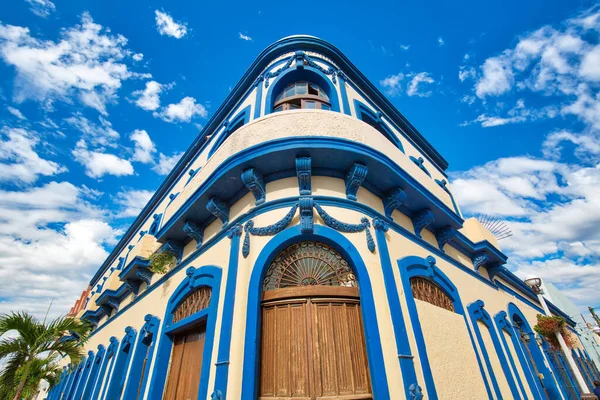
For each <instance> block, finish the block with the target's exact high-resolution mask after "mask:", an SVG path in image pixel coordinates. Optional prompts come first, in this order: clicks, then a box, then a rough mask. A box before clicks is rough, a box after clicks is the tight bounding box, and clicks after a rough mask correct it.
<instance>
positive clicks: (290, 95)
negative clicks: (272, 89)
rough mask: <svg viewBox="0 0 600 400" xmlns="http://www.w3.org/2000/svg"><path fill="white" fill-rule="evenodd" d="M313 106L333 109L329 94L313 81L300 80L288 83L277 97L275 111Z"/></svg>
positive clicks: (314, 107) (313, 107)
mask: <svg viewBox="0 0 600 400" xmlns="http://www.w3.org/2000/svg"><path fill="white" fill-rule="evenodd" d="M300 108H308V109H310V108H312V109H321V110H331V103H330V101H329V96H327V93H325V91H324V90H323V89H321V88H320V87H319V86H317V85H315V84H314V83H311V82H305V81H299V82H294V83H291V84H289V85H287V86H286V87H285V88H284V89H283V90H282V91H281V92H280V93H279V94H278V95H277V97H276V98H275V104H274V105H273V111H285V110H295V109H300Z"/></svg>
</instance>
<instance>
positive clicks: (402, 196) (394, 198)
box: [383, 188, 407, 218]
mask: <svg viewBox="0 0 600 400" xmlns="http://www.w3.org/2000/svg"><path fill="white" fill-rule="evenodd" d="M406 198H407V195H406V192H404V190H402V189H400V188H395V189H392V190H391V191H390V192H389V193H388V195H387V196H386V197H385V199H384V200H383V209H384V212H385V216H386V217H388V218H392V213H393V212H394V210H397V209H398V208H399V207H400V206H401V205H402V204H404V202H405V201H406Z"/></svg>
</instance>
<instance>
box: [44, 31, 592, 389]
mask: <svg viewBox="0 0 600 400" xmlns="http://www.w3.org/2000/svg"><path fill="white" fill-rule="evenodd" d="M288 91H289V93H288V94H286V93H287V92H288ZM447 167H448V164H447V162H446V160H445V159H444V158H443V157H442V156H441V155H440V154H439V153H438V152H437V151H436V150H435V149H434V148H433V147H432V146H431V144H430V143H428V142H427V140H426V139H425V138H424V137H423V136H422V135H421V134H420V133H419V132H418V131H417V129H416V128H415V127H414V126H412V125H411V124H410V122H409V121H408V120H407V119H406V118H405V117H404V116H403V115H402V114H401V113H400V112H399V111H398V110H396V109H395V108H394V107H393V106H392V104H391V103H390V102H389V101H388V100H387V99H386V98H385V97H384V96H383V95H382V94H381V93H380V92H379V91H378V90H377V89H376V88H375V86H374V85H373V84H372V83H370V82H369V81H368V80H367V78H366V77H365V76H364V75H363V74H362V73H361V72H360V71H359V70H358V69H357V68H356V67H355V66H354V65H353V64H352V63H351V62H350V61H349V60H348V59H347V58H346V57H345V56H344V54H343V53H341V52H340V51H339V50H338V49H337V48H335V47H334V46H332V45H331V44H329V43H327V42H325V41H323V40H321V39H318V38H314V37H309V36H293V37H288V38H284V39H282V40H280V41H278V42H276V43H274V44H272V45H271V46H269V47H268V48H267V49H265V50H264V51H263V52H262V53H261V54H260V55H259V56H258V58H257V59H256V61H255V62H254V63H253V64H252V65H251V66H250V68H249V69H248V71H247V72H246V73H245V75H244V76H243V77H242V79H241V80H240V82H239V83H238V84H237V85H236V86H235V88H234V89H233V90H232V91H231V93H230V95H229V97H228V98H227V99H226V100H225V102H224V103H223V104H222V105H221V106H220V107H219V109H218V110H217V111H216V113H215V114H214V116H213V117H212V118H211V119H210V121H209V122H208V123H207V124H206V126H205V127H204V129H203V131H202V132H201V134H200V135H199V136H198V138H196V140H195V141H194V142H193V144H192V145H191V146H190V148H189V149H188V151H187V152H186V153H185V154H184V155H183V156H182V158H181V160H180V161H179V162H178V163H177V165H176V166H175V167H174V169H173V171H172V172H171V173H170V175H169V176H168V177H167V178H166V180H165V182H164V183H163V184H162V185H161V186H160V188H159V189H158V190H157V192H156V193H155V195H154V196H153V197H152V199H151V200H150V201H149V203H148V204H147V205H146V207H145V208H144V209H143V210H142V212H141V214H140V215H139V217H138V218H137V219H136V220H135V222H134V223H133V224H132V226H131V227H130V228H129V230H128V231H127V232H126V234H125V235H124V236H123V238H122V240H121V241H120V242H119V244H118V245H117V246H116V247H115V249H114V250H113V252H112V253H111V254H110V256H109V257H108V258H107V259H106V260H105V261H104V263H103V264H102V265H101V266H100V268H99V269H98V272H97V273H96V274H95V275H94V277H93V278H92V280H91V283H90V285H91V292H90V294H89V297H88V298H87V299H86V303H85V306H84V308H83V309H82V310H81V311H80V312H79V316H80V317H81V318H84V319H86V320H88V321H90V322H91V323H93V324H94V326H95V329H94V331H93V333H92V336H91V338H90V340H89V341H88V342H87V344H86V353H87V354H88V356H87V358H86V360H85V361H84V362H82V363H81V364H79V365H77V366H72V367H70V368H68V369H65V373H64V376H63V379H62V380H61V382H60V383H59V384H58V386H56V387H55V388H53V389H52V390H51V391H50V393H49V397H48V398H49V399H52V400H54V399H109V400H117V399H126V400H131V399H140V400H141V399H162V398H170V397H168V396H173V395H172V394H168V392H169V390H171V391H172V390H176V389H173V388H170V387H169V385H170V383H169V382H168V380H169V379H170V378H169V377H170V376H171V375H170V374H172V372H173V369H174V368H182V367H181V366H180V365H179V364H178V361H174V360H175V358H176V357H181V355H177V356H176V353H177V350H176V347H177V346H178V344H177V339H176V338H177V337H179V336H180V335H182V333H185V332H188V331H189V330H190V329H195V327H199V326H201V329H202V340H203V344H202V347H201V351H200V353H201V354H199V355H198V357H196V358H199V359H200V360H201V363H200V364H201V365H200V364H199V365H198V366H196V367H194V368H195V369H194V370H193V371H191V372H190V371H187V372H186V373H188V374H189V373H191V374H192V375H194V378H193V381H194V382H193V384H194V385H197V390H196V387H195V386H194V392H196V391H197V395H195V396H193V398H197V399H230V400H239V399H241V400H255V399H258V398H260V399H268V398H273V399H279V400H282V399H289V400H293V399H296V398H297V399H317V398H320V399H328V400H333V399H339V400H342V399H344V400H351V399H376V400H390V399H393V400H398V399H422V398H425V399H473V400H481V399H487V398H489V399H513V398H514V399H552V400H554V399H568V398H570V397H569V396H570V395H571V392H573V390H575V389H569V388H568V387H567V386H568V385H569V383H568V379H569V374H566V375H565V376H562V375H561V372H560V369H561V368H563V366H564V364H560V357H558V358H556V359H555V358H552V357H550V355H549V353H548V350H547V349H545V348H544V346H540V345H538V343H537V342H536V338H535V336H534V333H533V330H532V327H533V326H534V325H535V323H536V315H537V314H540V313H543V311H542V309H541V307H540V304H539V303H538V300H537V297H536V295H535V294H534V293H533V292H532V291H531V290H530V289H529V288H528V287H527V286H526V285H525V284H524V283H523V282H522V281H521V280H519V279H518V278H516V277H515V276H514V275H513V274H512V273H511V272H510V271H508V270H507V269H506V268H504V267H503V265H504V264H505V263H506V256H505V255H504V254H503V253H502V252H501V250H500V248H499V246H498V243H497V242H496V240H495V238H494V237H493V235H492V234H491V233H490V232H489V231H487V230H486V229H485V228H484V227H483V226H481V225H480V224H479V223H478V222H477V221H476V220H474V219H467V220H465V219H464V218H463V216H462V214H461V212H460V208H459V205H458V204H457V203H456V201H455V199H454V197H453V195H452V190H451V188H450V186H449V184H448V178H447V175H446V172H445V171H446V169H447ZM305 242H310V243H319V244H322V245H323V246H324V247H325V248H327V249H330V250H331V252H333V253H335V254H336V255H337V256H338V257H340V258H341V259H343V260H344V262H345V265H348V268H349V271H347V272H349V273H351V274H350V275H351V278H348V279H351V282H350V283H349V284H348V286H352V289H354V288H358V289H357V290H356V293H358V294H357V295H356V296H355V298H354V299H353V304H359V305H360V317H359V319H360V320H361V322H360V324H359V325H356V326H360V330H361V331H360V332H358V336H357V337H359V338H361V339H360V340H362V341H363V342H362V343H359V344H357V346H358V347H357V348H361V349H364V351H365V354H366V365H368V371H367V374H368V376H367V377H366V378H365V379H367V381H368V388H366V389H365V390H364V391H363V392H361V393H360V394H358V392H357V390H354V392H352V393H351V394H343V393H342V392H343V391H342V390H341V389H340V388H341V387H342V386H343V385H342V383H339V382H338V384H337V386H336V387H337V388H338V389H335V390H337V392H335V393H334V394H331V395H328V396H329V397H328V396H325V395H323V394H322V393H321V395H318V394H315V393H316V392H315V391H314V390H316V389H314V387H316V386H315V385H313V384H312V383H311V384H310V385H309V386H310V388H311V389H310V390H308V392H306V391H302V390H300V389H299V391H296V392H294V391H291V392H285V393H284V392H281V393H280V394H279V395H278V394H276V393H275V394H272V395H271V394H268V390H264V387H261V385H263V386H264V385H266V384H265V383H264V382H265V379H264V376H263V375H264V374H265V372H264V369H265V367H264V365H265V364H264V362H263V361H264V360H263V359H264V358H265V353H264V352H265V343H266V342H265V340H266V339H265V323H266V322H265V318H264V315H266V314H264V307H265V303H264V301H265V298H266V297H267V295H266V293H267V292H266V291H265V287H266V279H270V277H271V276H272V275H271V273H272V270H271V268H273V265H274V264H276V263H277V259H278V258H277V257H278V255H280V254H282V252H285V251H286V249H289V248H290V246H293V245H296V244H298V243H305ZM161 252H167V253H169V254H171V255H174V257H175V258H176V265H174V266H173V267H172V268H170V269H169V270H168V271H167V272H166V273H164V274H160V273H154V272H153V271H152V268H150V261H149V258H150V257H151V255H152V254H157V253H161ZM350 275H348V274H346V276H350ZM348 282H349V281H348ZM307 285H313V283H309V284H307ZM334 285H336V286H337V285H339V286H344V285H343V284H342V283H341V282H339V281H336V282H334ZM199 290H204V292H202V293H204V294H206V293H209V295H207V296H208V297H206V296H205V297H202V301H203V302H204V303H202V306H198V304H199V303H198V302H195V303H194V307H196V306H197V309H195V312H193V313H191V314H189V315H188V314H185V315H184V317H183V319H180V317H181V315H180V314H178V313H180V312H181V306H182V304H187V303H186V301H188V299H190V298H191V297H190V296H192V295H193V294H194V293H196V294H197V293H200V292H199ZM298 290H300V289H298ZM417 291H420V292H418V293H417ZM311 293H313V292H311ZM204 294H203V296H204ZM315 296H316V295H315ZM317 297H318V296H317ZM198 301H200V300H198ZM202 301H200V302H202ZM550 308H551V311H552V312H553V313H555V314H556V315H562V316H564V317H566V318H567V321H568V323H569V324H571V325H572V326H574V325H575V323H574V321H572V320H571V319H570V318H569V317H568V316H567V315H565V314H564V313H562V312H561V311H560V310H559V309H558V308H556V307H554V306H552V305H551V307H550ZM261 310H263V311H261ZM184 311H185V310H184ZM354 333H355V334H356V332H354ZM336 343H337V342H336ZM340 351H345V350H344V349H342V350H340ZM576 351H577V352H578V354H579V355H580V356H581V358H583V359H586V358H587V354H586V353H585V351H584V349H583V348H581V349H576ZM338 354H340V353H339V352H338ZM279 356H282V354H279ZM354 356H356V357H357V355H356V354H354ZM183 357H185V356H183ZM321 357H322V358H323V357H325V356H321ZM556 360H558V361H556ZM557 362H558V363H559V364H557ZM582 365H583V364H582ZM586 365H587V364H586ZM584 368H585V367H584ZM281 373H282V374H283V373H284V372H281ZM588 374H589V376H590V377H596V379H597V378H600V376H598V373H597V370H595V371H592V370H590V371H588ZM355 378H356V379H358V378H357V377H355ZM363 378H364V376H363ZM286 379H287V378H286ZM290 379H291V378H290ZM294 379H300V378H294ZM311 379H312V378H311ZM325 379H326V378H322V380H325ZM289 383H290V382H287V383H285V384H282V385H283V386H285V385H287V384H289ZM292 383H294V382H292ZM283 386H282V388H283ZM292 386H293V385H292ZM355 386H356V385H355ZM307 387H308V386H307ZM282 388H279V389H277V388H276V389H277V390H284V389H282ZM188 389H189V388H186V390H188ZM277 390H276V391H277ZM335 390H334V391H335ZM269 393H270V392H269ZM332 393H333V392H332ZM177 396H178V395H175V397H176V398H177ZM181 398H185V397H181Z"/></svg>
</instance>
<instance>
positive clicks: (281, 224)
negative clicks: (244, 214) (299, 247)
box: [242, 203, 298, 258]
mask: <svg viewBox="0 0 600 400" xmlns="http://www.w3.org/2000/svg"><path fill="white" fill-rule="evenodd" d="M297 210H298V203H296V204H294V205H293V206H292V208H291V209H290V211H288V213H287V214H286V215H285V216H284V217H283V218H282V219H281V220H279V221H277V222H275V223H274V224H271V225H268V226H263V227H260V228H257V227H255V226H254V221H252V220H250V221H248V222H246V224H245V225H244V230H245V231H246V235H245V236H244V244H243V245H242V255H243V256H244V258H246V257H248V255H249V254H250V235H251V234H252V235H255V236H273V235H276V234H278V233H279V232H281V231H282V230H284V229H285V228H287V227H288V225H289V224H290V223H291V222H292V220H293V219H294V215H296V211H297Z"/></svg>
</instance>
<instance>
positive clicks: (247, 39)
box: [239, 32, 252, 42]
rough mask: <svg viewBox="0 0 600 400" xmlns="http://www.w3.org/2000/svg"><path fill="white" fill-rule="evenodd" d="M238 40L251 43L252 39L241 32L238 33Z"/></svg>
mask: <svg viewBox="0 0 600 400" xmlns="http://www.w3.org/2000/svg"><path fill="white" fill-rule="evenodd" d="M239 38H240V39H242V40H245V41H246V42H251V41H252V38H251V37H250V36H248V35H244V34H243V33H242V32H240V35H239Z"/></svg>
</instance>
